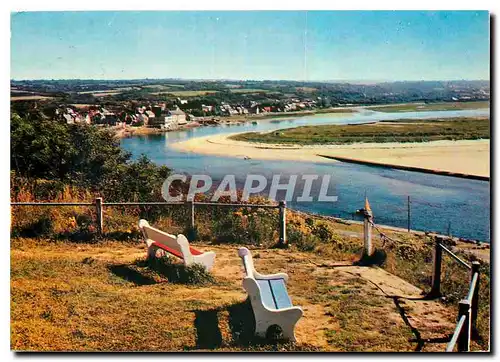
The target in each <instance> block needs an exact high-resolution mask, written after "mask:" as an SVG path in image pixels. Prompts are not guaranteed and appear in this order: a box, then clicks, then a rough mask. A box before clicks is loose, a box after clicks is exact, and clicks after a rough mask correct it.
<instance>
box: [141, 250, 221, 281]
mask: <svg viewBox="0 0 500 362" xmlns="http://www.w3.org/2000/svg"><path fill="white" fill-rule="evenodd" d="M139 264H144V262H143V261H141V262H139ZM145 264H146V266H147V267H148V268H150V269H152V270H154V271H155V272H157V273H158V274H160V275H161V276H164V277H166V278H167V279H168V281H169V282H170V283H178V284H191V285H207V284H214V283H215V278H214V277H213V276H212V275H211V274H210V273H209V272H207V271H206V269H205V268H204V266H203V265H201V264H192V265H190V266H185V265H183V264H177V263H174V262H172V260H171V258H170V257H169V256H168V255H166V256H163V257H161V258H151V259H148V260H147V261H146V262H145Z"/></svg>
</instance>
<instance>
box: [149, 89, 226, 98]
mask: <svg viewBox="0 0 500 362" xmlns="http://www.w3.org/2000/svg"><path fill="white" fill-rule="evenodd" d="M214 93H217V91H216V90H200V91H190V90H185V91H183V90H179V91H178V90H175V91H171V90H164V91H161V92H156V93H151V94H156V95H160V94H168V95H173V96H174V97H198V96H205V95H207V94H214Z"/></svg>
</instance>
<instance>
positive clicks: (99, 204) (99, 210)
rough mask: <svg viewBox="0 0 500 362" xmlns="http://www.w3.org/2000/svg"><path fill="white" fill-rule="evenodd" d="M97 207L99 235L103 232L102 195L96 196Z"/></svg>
mask: <svg viewBox="0 0 500 362" xmlns="http://www.w3.org/2000/svg"><path fill="white" fill-rule="evenodd" d="M95 209H96V213H97V233H98V234H99V235H102V233H103V217H102V197H96V199H95Z"/></svg>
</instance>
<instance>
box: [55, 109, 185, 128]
mask: <svg viewBox="0 0 500 362" xmlns="http://www.w3.org/2000/svg"><path fill="white" fill-rule="evenodd" d="M55 114H56V117H59V118H60V119H62V120H65V121H66V122H67V123H69V124H73V123H86V124H96V125H106V126H125V125H131V126H147V127H154V128H160V129H166V130H172V129H177V128H179V127H182V126H185V125H187V124H188V122H189V120H190V119H189V117H188V115H186V113H185V112H183V111H182V110H180V109H179V108H176V109H168V108H166V106H165V105H164V104H161V105H152V106H151V105H150V106H140V107H137V108H136V109H134V111H129V110H123V109H118V108H116V109H109V108H104V107H101V106H88V107H85V108H81V109H73V108H71V107H59V108H57V109H56V111H55Z"/></svg>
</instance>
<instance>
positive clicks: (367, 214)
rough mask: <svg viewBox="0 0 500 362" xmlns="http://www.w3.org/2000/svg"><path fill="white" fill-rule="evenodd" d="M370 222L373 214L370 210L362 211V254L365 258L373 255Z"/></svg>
mask: <svg viewBox="0 0 500 362" xmlns="http://www.w3.org/2000/svg"><path fill="white" fill-rule="evenodd" d="M372 220H373V214H372V212H371V211H370V210H366V209H365V210H364V242H365V250H364V254H365V255H366V256H372V255H373V243H372Z"/></svg>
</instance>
